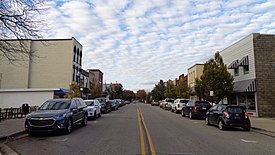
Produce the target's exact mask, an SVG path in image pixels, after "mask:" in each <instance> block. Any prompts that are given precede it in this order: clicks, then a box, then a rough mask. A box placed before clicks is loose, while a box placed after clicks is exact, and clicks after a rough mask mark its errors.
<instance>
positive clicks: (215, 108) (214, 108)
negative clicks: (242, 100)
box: [210, 105, 219, 110]
mask: <svg viewBox="0 0 275 155" xmlns="http://www.w3.org/2000/svg"><path fill="white" fill-rule="evenodd" d="M218 106H219V105H214V106H213V107H212V108H210V110H217V108H218Z"/></svg>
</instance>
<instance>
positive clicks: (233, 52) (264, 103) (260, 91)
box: [220, 33, 275, 117]
mask: <svg viewBox="0 0 275 155" xmlns="http://www.w3.org/2000/svg"><path fill="white" fill-rule="evenodd" d="M220 54H221V56H222V57H223V61H224V63H225V64H226V65H227V68H228V71H229V72H230V73H231V74H232V75H233V76H234V89H233V91H234V92H233V94H232V96H231V98H230V100H229V102H230V103H231V104H237V105H244V106H246V108H247V109H248V111H249V112H250V114H251V115H254V116H259V117H275V35H273V34H259V33H253V34H250V35H249V36H247V37H245V38H243V39H241V40H239V41H238V42H236V43H235V44H233V45H231V46H229V47H227V48H226V49H224V50H223V51H221V53H220Z"/></svg>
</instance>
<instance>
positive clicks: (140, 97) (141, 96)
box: [136, 89, 146, 101]
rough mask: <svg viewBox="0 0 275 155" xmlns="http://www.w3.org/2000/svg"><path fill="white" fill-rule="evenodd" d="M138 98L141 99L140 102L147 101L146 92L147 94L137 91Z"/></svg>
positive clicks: (143, 91)
mask: <svg viewBox="0 0 275 155" xmlns="http://www.w3.org/2000/svg"><path fill="white" fill-rule="evenodd" d="M136 96H137V98H138V99H139V101H145V99H146V92H145V90H143V89H142V90H138V91H137V95H136Z"/></svg>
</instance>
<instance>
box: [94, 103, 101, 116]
mask: <svg viewBox="0 0 275 155" xmlns="http://www.w3.org/2000/svg"><path fill="white" fill-rule="evenodd" d="M94 104H95V108H96V114H99V113H100V106H99V102H98V101H97V100H94Z"/></svg>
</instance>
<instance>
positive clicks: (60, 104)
mask: <svg viewBox="0 0 275 155" xmlns="http://www.w3.org/2000/svg"><path fill="white" fill-rule="evenodd" d="M70 105H71V101H70V100H64V101H47V102H45V103H44V104H42V105H41V106H40V108H39V110H62V109H68V108H69V107H70Z"/></svg>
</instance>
